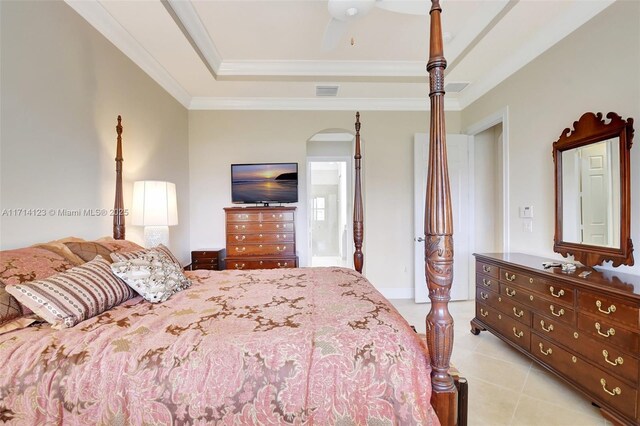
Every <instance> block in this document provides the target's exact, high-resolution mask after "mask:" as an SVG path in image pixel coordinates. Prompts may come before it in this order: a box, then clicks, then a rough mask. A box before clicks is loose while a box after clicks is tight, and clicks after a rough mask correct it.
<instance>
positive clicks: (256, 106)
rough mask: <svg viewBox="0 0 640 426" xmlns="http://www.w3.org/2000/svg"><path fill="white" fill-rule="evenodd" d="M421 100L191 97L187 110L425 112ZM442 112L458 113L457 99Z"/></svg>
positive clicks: (425, 104) (425, 105)
mask: <svg viewBox="0 0 640 426" xmlns="http://www.w3.org/2000/svg"><path fill="white" fill-rule="evenodd" d="M429 107H430V102H429V100H428V99H422V98H403V99H397V98H395V99H392V98H386V99H385V98H249V97H242V98H216V97H194V98H193V99H192V100H191V104H190V105H189V109H190V110H269V111H353V110H358V111H429V109H430V108H429ZM444 107H445V110H446V111H460V110H461V108H460V104H459V103H458V100H457V99H447V98H445V101H444Z"/></svg>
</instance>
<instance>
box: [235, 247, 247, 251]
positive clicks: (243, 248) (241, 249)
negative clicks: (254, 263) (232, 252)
mask: <svg viewBox="0 0 640 426" xmlns="http://www.w3.org/2000/svg"><path fill="white" fill-rule="evenodd" d="M246 250H247V248H246V247H242V248H240V247H236V251H240V252H243V251H246Z"/></svg>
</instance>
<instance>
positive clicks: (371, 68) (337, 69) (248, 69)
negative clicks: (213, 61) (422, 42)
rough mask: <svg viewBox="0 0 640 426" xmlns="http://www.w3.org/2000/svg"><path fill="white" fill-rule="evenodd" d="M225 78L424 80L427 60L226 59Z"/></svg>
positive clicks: (220, 71) (222, 70)
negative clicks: (396, 78) (381, 78)
mask: <svg viewBox="0 0 640 426" xmlns="http://www.w3.org/2000/svg"><path fill="white" fill-rule="evenodd" d="M218 76H225V77H236V76H237V77H247V76H253V77H260V76H262V77H266V76H267V77H316V78H324V77H328V78H331V77H415V78H420V79H426V78H427V76H428V74H427V71H426V61H425V62H421V61H302V60H301V61H284V60H265V61H248V60H246V61H245V60H228V61H227V60H225V61H223V62H222V63H221V64H220V68H219V69H218Z"/></svg>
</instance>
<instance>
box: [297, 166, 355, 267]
mask: <svg viewBox="0 0 640 426" xmlns="http://www.w3.org/2000/svg"><path fill="white" fill-rule="evenodd" d="M342 161H344V162H346V163H347V203H346V206H347V245H348V247H349V250H347V265H346V267H347V268H353V256H350V255H349V253H351V254H353V252H354V250H355V249H354V245H353V226H349V223H351V224H353V222H352V221H350V220H349V219H350V218H351V217H352V216H353V181H354V170H353V157H351V156H348V155H331V156H317V157H315V156H313V157H307V163H306V165H307V206H308V208H307V229H308V230H309V238H307V252H308V253H309V255H308V262H309V265H311V261H312V258H313V250H312V244H313V235H312V234H311V229H312V226H311V221H312V220H313V219H312V216H313V207H312V206H313V200H312V199H311V183H312V182H311V166H310V165H309V163H335V162H342Z"/></svg>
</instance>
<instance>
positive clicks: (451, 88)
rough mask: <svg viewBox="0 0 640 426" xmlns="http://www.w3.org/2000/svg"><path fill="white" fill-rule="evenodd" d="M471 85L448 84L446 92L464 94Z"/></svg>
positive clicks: (464, 83) (461, 83) (462, 83)
mask: <svg viewBox="0 0 640 426" xmlns="http://www.w3.org/2000/svg"><path fill="white" fill-rule="evenodd" d="M468 85H469V83H467V82H453V83H447V84H446V85H445V86H444V91H445V92H447V93H460V92H462V91H463V90H464V89H465V87H467V86H468Z"/></svg>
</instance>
